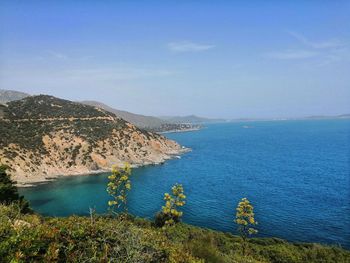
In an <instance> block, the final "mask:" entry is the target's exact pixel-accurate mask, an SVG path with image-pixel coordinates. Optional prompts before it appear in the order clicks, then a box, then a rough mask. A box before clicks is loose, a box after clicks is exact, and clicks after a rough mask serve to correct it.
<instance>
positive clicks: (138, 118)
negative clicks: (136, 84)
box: [82, 101, 166, 129]
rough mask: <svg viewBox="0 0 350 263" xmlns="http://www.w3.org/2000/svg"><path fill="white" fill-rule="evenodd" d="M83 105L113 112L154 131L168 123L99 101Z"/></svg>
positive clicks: (87, 102) (140, 126) (138, 125)
mask: <svg viewBox="0 0 350 263" xmlns="http://www.w3.org/2000/svg"><path fill="white" fill-rule="evenodd" d="M82 103H84V104H86V105H90V106H94V107H99V108H101V109H104V110H106V111H109V112H112V113H114V114H115V115H117V116H118V117H120V118H122V119H124V120H126V121H128V122H130V123H132V124H134V125H135V126H137V127H139V128H144V129H154V128H158V127H161V126H162V125H163V124H166V121H164V120H161V119H159V118H156V117H152V116H145V115H140V114H135V113H131V112H128V111H122V110H117V109H114V108H112V107H110V106H108V105H106V104H104V103H101V102H98V101H82Z"/></svg>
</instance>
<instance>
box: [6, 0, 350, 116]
mask: <svg viewBox="0 0 350 263" xmlns="http://www.w3.org/2000/svg"><path fill="white" fill-rule="evenodd" d="M233 2H235V3H233ZM247 2H248V1H243V0H242V1H216V2H215V4H213V2H212V1H200V2H199V1H147V3H146V2H145V1H118V2H117V1H104V2H103V3H102V2H100V1H86V2H85V1H84V2H83V1H47V2H44V1H25V2H17V1H1V2H0V27H1V29H0V88H2V89H12V90H18V91H23V92H27V93H30V94H50V95H54V96H57V97H61V98H66V99H70V100H97V101H101V102H103V103H106V104H108V105H110V106H112V107H115V108H117V109H122V110H127V111H131V112H134V113H140V114H144V115H154V116H159V115H189V114H196V115H199V116H206V117H220V118H245V117H246V118H279V117H280V118H283V117H302V116H310V115H337V114H344V113H350V103H349V101H350V74H349V69H350V20H349V17H348V15H349V13H350V2H349V1H249V3H247Z"/></svg>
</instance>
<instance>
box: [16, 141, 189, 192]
mask: <svg viewBox="0 0 350 263" xmlns="http://www.w3.org/2000/svg"><path fill="white" fill-rule="evenodd" d="M190 151H192V149H191V148H187V147H184V146H182V147H181V149H179V150H178V151H177V152H173V153H169V154H167V157H165V158H164V159H163V160H162V161H159V162H143V163H134V164H133V163H131V164H130V166H131V168H138V167H143V166H149V165H160V164H163V163H165V162H166V161H168V160H171V159H178V156H179V155H182V154H185V153H187V152H190ZM110 171H111V169H98V170H87V171H84V172H68V173H66V174H51V175H47V176H46V177H40V178H35V179H36V180H28V181H26V182H16V186H17V187H19V188H26V187H35V186H38V185H42V184H47V183H50V182H52V181H54V180H57V179H59V178H63V177H70V176H87V175H100V174H103V173H107V172H110ZM31 179H33V178H31Z"/></svg>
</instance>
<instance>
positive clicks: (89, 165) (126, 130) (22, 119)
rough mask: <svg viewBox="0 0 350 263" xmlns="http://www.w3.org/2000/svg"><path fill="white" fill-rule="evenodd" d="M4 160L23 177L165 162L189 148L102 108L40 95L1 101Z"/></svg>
mask: <svg viewBox="0 0 350 263" xmlns="http://www.w3.org/2000/svg"><path fill="white" fill-rule="evenodd" d="M0 116H1V117H0V147H1V148H0V160H1V162H2V163H4V164H8V165H9V166H10V168H11V170H10V173H11V175H12V177H13V179H15V180H16V181H18V182H19V183H32V182H40V181H45V180H47V179H48V178H51V177H56V176H59V175H73V174H86V173H92V172H96V171H102V170H108V169H110V168H111V166H112V165H113V164H122V163H123V162H129V163H131V164H133V165H146V164H152V163H160V162H163V161H165V160H167V159H169V158H171V157H172V156H173V155H174V154H179V153H181V152H183V151H184V149H182V148H181V147H180V145H178V144H177V143H176V142H174V141H171V140H168V139H166V138H165V137H164V136H161V135H159V134H154V133H150V132H147V131H145V130H141V129H138V128H136V127H135V126H134V125H132V124H130V123H128V122H126V121H125V120H123V119H121V118H119V117H117V116H116V115H114V114H113V113H110V112H107V111H105V110H102V109H100V108H95V107H92V106H87V105H84V104H80V103H76V102H71V101H67V100H62V99H58V98H55V97H52V96H46V95H40V96H32V97H27V98H24V99H22V100H17V101H12V102H9V103H7V105H6V106H1V107H0Z"/></svg>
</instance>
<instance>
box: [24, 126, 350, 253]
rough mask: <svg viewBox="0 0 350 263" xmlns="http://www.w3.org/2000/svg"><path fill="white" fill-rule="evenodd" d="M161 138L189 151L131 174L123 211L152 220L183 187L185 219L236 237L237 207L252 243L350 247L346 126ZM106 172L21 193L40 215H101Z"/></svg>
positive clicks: (210, 131) (349, 130)
mask: <svg viewBox="0 0 350 263" xmlns="http://www.w3.org/2000/svg"><path fill="white" fill-rule="evenodd" d="M166 136H167V137H169V138H171V139H173V140H176V141H177V142H179V143H180V144H181V145H183V146H186V147H189V148H191V149H192V150H191V151H190V152H188V153H186V154H184V155H181V156H178V157H177V158H174V159H172V160H169V161H167V162H165V163H164V164H162V165H151V166H146V167H141V168H135V169H133V171H132V176H131V181H132V190H131V191H130V193H129V197H128V208H129V212H130V213H131V214H133V215H135V216H139V217H143V218H147V219H149V220H153V218H154V215H155V214H156V213H157V212H158V211H159V210H160V209H161V207H162V205H163V204H164V200H163V195H164V193H166V192H170V191H171V187H172V186H173V185H174V184H175V183H181V184H182V185H183V187H184V191H185V194H186V196H187V200H186V202H187V203H186V205H185V206H184V207H183V208H182V211H183V222H185V223H188V224H192V225H196V226H201V227H205V228H209V229H214V230H220V231H224V232H230V233H233V234H236V233H237V225H236V224H235V222H234V219H235V209H236V207H237V204H238V202H239V201H240V200H241V199H242V198H244V197H245V198H248V199H249V200H250V202H251V203H252V204H253V206H254V212H255V217H256V220H257V221H258V225H257V229H258V231H259V233H258V235H257V236H258V237H279V238H283V239H287V240H289V241H296V242H318V243H322V244H331V245H337V246H338V245H340V246H342V247H346V248H350V179H349V178H350V162H349V158H350V157H349V156H350V120H349V119H329V120H286V121H256V122H229V123H217V124H207V125H204V127H203V129H201V130H199V131H192V132H181V133H169V134H166ZM108 175H109V174H108V173H103V174H99V175H84V176H72V177H64V178H59V179H57V180H54V181H52V182H49V183H46V184H42V185H38V186H35V187H27V188H20V193H21V194H22V195H24V196H25V198H27V199H28V200H29V201H30V203H31V206H32V207H33V208H34V210H35V211H36V212H38V213H40V214H43V215H45V216H62V217H64V216H70V215H88V214H89V209H90V208H92V209H95V211H96V212H97V213H106V212H107V209H108V206H107V202H108V200H110V196H108V194H107V192H106V185H107V182H108V178H107V176H108Z"/></svg>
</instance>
